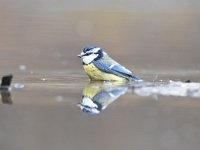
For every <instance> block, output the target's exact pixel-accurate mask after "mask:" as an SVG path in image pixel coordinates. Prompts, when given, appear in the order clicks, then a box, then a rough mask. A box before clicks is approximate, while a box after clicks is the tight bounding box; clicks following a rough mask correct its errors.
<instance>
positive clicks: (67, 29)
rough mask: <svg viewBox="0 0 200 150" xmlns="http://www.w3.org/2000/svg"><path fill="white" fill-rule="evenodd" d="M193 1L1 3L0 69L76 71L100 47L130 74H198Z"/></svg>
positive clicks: (198, 23) (199, 24)
mask: <svg viewBox="0 0 200 150" xmlns="http://www.w3.org/2000/svg"><path fill="white" fill-rule="evenodd" d="M199 39H200V2H199V1H198V0H182V1H178V0H162V1H159V0H149V1H141V0H124V1H121V0H109V1H107V0H101V1H96V0H87V1H81V0H73V1H68V0H28V1H27V0H17V1H15V0H0V52H1V55H0V62H1V63H0V68H1V69H7V68H11V69H14V68H16V67H18V66H19V65H22V64H23V65H26V66H27V67H28V68H29V69H33V70H34V69H41V70H45V69H51V70H53V69H58V70H60V69H72V70H80V69H81V63H80V60H79V59H78V58H77V57H76V56H77V54H79V53H80V51H81V50H82V48H83V47H84V46H86V45H91V44H92V45H99V46H101V47H102V48H103V49H105V50H106V51H107V52H108V53H109V54H110V55H111V56H112V57H114V58H115V59H116V60H118V61H119V62H121V63H122V64H123V65H125V66H127V67H129V68H130V69H133V70H134V69H140V70H142V69H144V70H145V69H147V70H151V69H164V70H165V69H171V70H199V69H200V66H199V62H200V60H199V56H200V50H199V47H200V42H199Z"/></svg>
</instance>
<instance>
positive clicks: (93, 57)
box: [78, 46, 142, 82]
mask: <svg viewBox="0 0 200 150" xmlns="http://www.w3.org/2000/svg"><path fill="white" fill-rule="evenodd" d="M78 56H79V57H80V58H81V60H82V62H83V68H84V70H85V72H86V73H87V75H88V76H89V78H90V79H91V80H102V81H120V82H121V81H142V80H141V79H140V78H138V77H136V76H134V75H133V74H132V72H131V71H129V70H128V69H126V68H125V67H124V66H122V65H120V64H119V63H118V62H116V61H115V60H113V59H112V58H111V57H109V55H108V54H107V53H106V52H105V51H103V50H102V49H101V48H100V47H98V46H86V47H85V48H84V49H83V50H82V52H81V53H80V54H79V55H78Z"/></svg>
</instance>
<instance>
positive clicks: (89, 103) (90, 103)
mask: <svg viewBox="0 0 200 150" xmlns="http://www.w3.org/2000/svg"><path fill="white" fill-rule="evenodd" d="M81 104H82V105H83V106H89V107H92V108H97V107H98V106H97V104H95V103H94V102H93V101H92V100H91V99H90V98H89V97H87V96H85V97H83V99H82V102H81Z"/></svg>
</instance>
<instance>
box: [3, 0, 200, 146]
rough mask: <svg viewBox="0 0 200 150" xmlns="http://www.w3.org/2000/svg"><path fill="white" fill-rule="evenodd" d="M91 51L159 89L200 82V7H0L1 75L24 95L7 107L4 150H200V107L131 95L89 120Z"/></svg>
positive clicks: (22, 0) (36, 0) (84, 1)
mask: <svg viewBox="0 0 200 150" xmlns="http://www.w3.org/2000/svg"><path fill="white" fill-rule="evenodd" d="M91 44H92V45H98V46H101V47H102V48H103V49H104V50H106V52H107V53H108V54H110V55H111V56H112V57H113V58H114V59H115V60H117V61H118V62H120V63H121V64H123V65H124V66H126V67H127V68H129V69H130V70H132V71H134V72H135V73H136V74H137V75H139V76H140V75H143V76H145V75H147V76H148V75H151V81H152V80H153V78H154V77H155V75H156V74H162V73H166V74H165V75H163V74H162V75H161V76H159V77H158V80H162V81H163V79H166V78H167V79H171V80H172V79H173V80H174V79H178V80H179V79H181V78H182V76H183V75H186V76H184V78H183V80H182V81H185V80H192V81H196V82H199V75H200V65H199V64H200V59H199V58H200V1H199V0H100V1H98V0H72V1H69V0H0V75H1V76H2V75H4V74H6V73H13V74H14V82H13V85H14V86H15V87H16V88H14V89H13V90H12V92H11V93H10V94H11V97H12V100H13V104H12V105H11V104H9V105H8V104H3V103H1V104H0V149H1V150H27V149H28V150H55V149H56V150H66V149H70V150H73V149H74V150H77V149H85V150H86V149H87V150H90V149H91V150H94V149H95V150H98V149H99V150H102V149H109V150H111V149H113V150H121V149H124V150H133V149H137V150H140V149H141V150H147V149H148V150H160V149H162V150H172V149H174V150H188V149H190V150H199V147H200V142H199V139H200V130H199V126H200V111H199V110H200V109H199V108H200V102H199V101H198V98H196V99H194V98H189V97H172V96H157V95H153V96H150V97H142V96H138V95H136V94H134V93H129V94H126V95H124V96H122V97H120V98H119V99H118V100H117V102H114V103H112V104H111V105H109V107H108V108H107V109H106V110H105V111H104V112H103V113H101V114H100V115H97V116H87V115H85V114H82V112H81V110H80V109H79V108H77V106H76V105H77V103H79V102H80V100H81V97H82V96H81V95H82V90H83V88H84V86H85V85H87V83H88V82H89V80H88V77H87V76H86V75H85V73H84V71H83V69H82V64H81V61H80V59H79V58H78V57H77V55H78V54H79V53H80V52H81V50H82V48H83V47H84V46H86V45H91ZM152 74H153V75H152ZM15 83H20V84H15Z"/></svg>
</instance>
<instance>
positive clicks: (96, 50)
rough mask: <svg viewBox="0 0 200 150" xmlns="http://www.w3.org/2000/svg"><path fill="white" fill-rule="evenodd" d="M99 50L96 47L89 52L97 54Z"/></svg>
mask: <svg viewBox="0 0 200 150" xmlns="http://www.w3.org/2000/svg"><path fill="white" fill-rule="evenodd" d="M100 49H101V48H100V47H96V48H93V49H92V50H91V51H92V52H93V53H97V52H98V51H99V50H100Z"/></svg>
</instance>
